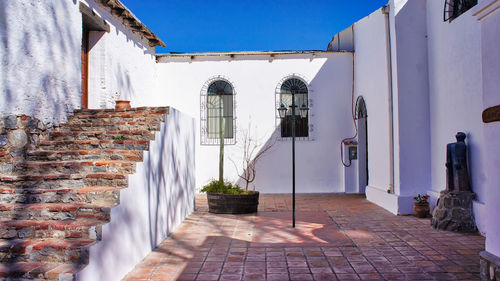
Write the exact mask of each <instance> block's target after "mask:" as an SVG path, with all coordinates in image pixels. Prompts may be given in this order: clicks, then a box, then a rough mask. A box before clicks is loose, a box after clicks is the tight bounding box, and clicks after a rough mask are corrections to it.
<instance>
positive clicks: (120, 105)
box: [115, 92, 131, 110]
mask: <svg viewBox="0 0 500 281" xmlns="http://www.w3.org/2000/svg"><path fill="white" fill-rule="evenodd" d="M115 99H116V100H115V109H116V110H126V109H130V108H131V106H130V101H129V100H125V99H122V98H121V94H120V93H118V92H117V93H116V94H115Z"/></svg>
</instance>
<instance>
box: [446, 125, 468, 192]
mask: <svg viewBox="0 0 500 281" xmlns="http://www.w3.org/2000/svg"><path fill="white" fill-rule="evenodd" d="M465 137H466V136H465V134H464V133H462V132H458V133H457V134H456V136H455V138H456V139H457V142H454V143H449V144H448V145H447V146H446V190H447V191H470V190H471V188H470V184H469V169H468V167H467V146H466V145H465Z"/></svg>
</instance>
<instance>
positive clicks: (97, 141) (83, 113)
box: [0, 107, 169, 280]
mask: <svg viewBox="0 0 500 281" xmlns="http://www.w3.org/2000/svg"><path fill="white" fill-rule="evenodd" d="M168 111H169V110H168V108H166V107H161V108H160V107H159V108H135V109H129V110H123V111H116V110H79V111H77V112H76V113H75V115H73V116H71V117H70V118H69V120H68V122H67V123H65V124H61V125H60V126H58V127H55V128H54V129H53V130H52V131H50V132H47V133H46V136H45V138H44V139H45V140H43V138H42V140H41V141H39V142H38V145H37V146H36V148H35V149H31V150H25V152H24V157H22V159H21V160H19V159H17V160H16V162H15V163H14V165H13V168H12V169H11V170H10V171H9V172H7V173H2V174H0V203H1V205H0V279H17V278H19V279H44V280H73V279H74V278H75V273H76V272H78V271H79V270H81V269H82V268H83V267H85V265H86V264H87V263H88V259H89V247H90V246H91V245H93V244H95V243H98V241H99V240H100V239H101V228H102V225H104V224H106V223H107V222H109V221H110V219H111V217H110V210H111V208H112V207H113V206H116V205H118V204H119V203H120V190H121V189H123V188H126V187H127V186H128V182H127V175H128V174H133V173H134V171H135V163H136V162H140V161H142V157H143V151H144V150H148V149H149V142H150V141H151V140H154V138H155V134H154V132H155V131H158V130H160V128H161V122H163V121H164V118H165V114H168ZM0 152H1V151H0ZM4 154H6V155H7V153H4ZM0 161H1V160H0ZM3 161H5V160H3Z"/></svg>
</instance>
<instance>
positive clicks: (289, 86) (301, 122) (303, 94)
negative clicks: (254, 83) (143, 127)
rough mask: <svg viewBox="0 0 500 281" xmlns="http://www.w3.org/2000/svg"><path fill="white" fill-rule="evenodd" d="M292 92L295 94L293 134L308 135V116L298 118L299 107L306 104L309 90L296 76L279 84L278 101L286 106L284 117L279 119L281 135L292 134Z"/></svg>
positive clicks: (297, 135)
mask: <svg viewBox="0 0 500 281" xmlns="http://www.w3.org/2000/svg"><path fill="white" fill-rule="evenodd" d="M292 93H293V94H294V96H295V105H296V108H295V116H296V117H295V136H296V137H308V136H309V116H308V117H306V118H300V115H299V108H300V107H301V106H302V105H306V106H309V105H308V95H309V91H308V89H307V85H306V83H304V82H303V81H302V80H300V79H298V78H290V79H287V80H285V82H283V84H281V89H280V102H281V103H282V104H284V105H285V106H286V108H288V110H287V112H286V116H285V118H283V119H282V120H281V137H282V138H287V137H291V136H292V110H291V108H290V107H291V105H292Z"/></svg>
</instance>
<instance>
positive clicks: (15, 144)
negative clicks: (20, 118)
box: [7, 129, 28, 151]
mask: <svg viewBox="0 0 500 281" xmlns="http://www.w3.org/2000/svg"><path fill="white" fill-rule="evenodd" d="M7 138H8V139H9V144H10V146H11V147H12V148H13V150H16V151H17V150H20V149H22V148H24V146H26V144H28V135H27V134H26V132H25V131H24V130H21V129H19V130H14V131H10V132H9V133H8V134H7Z"/></svg>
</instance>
